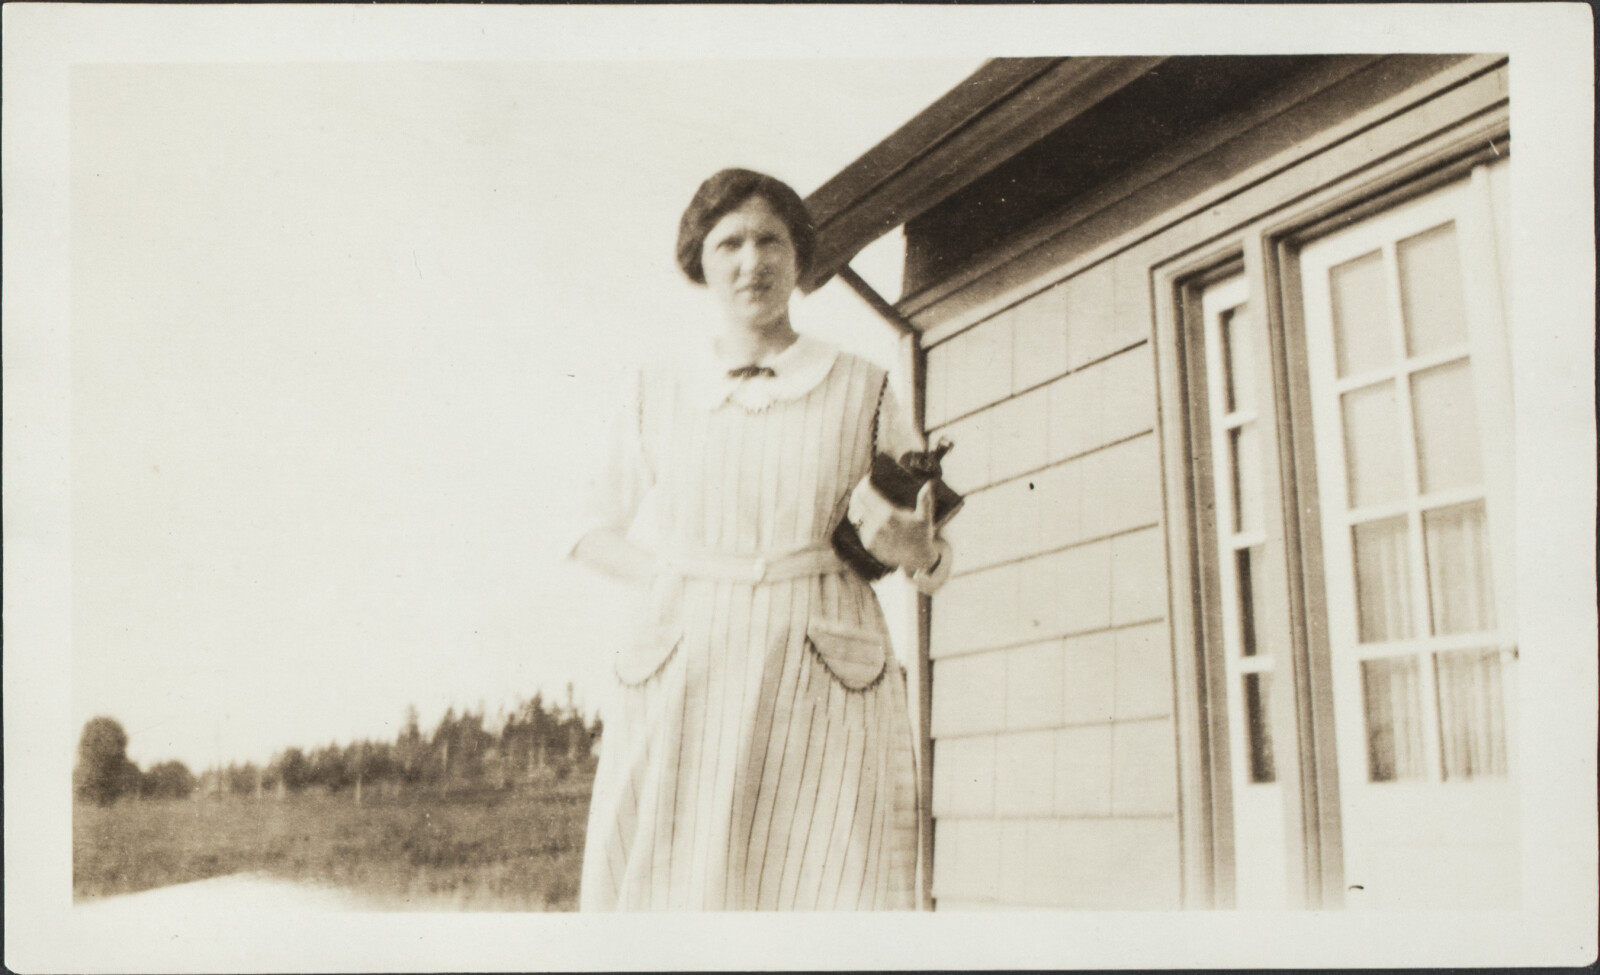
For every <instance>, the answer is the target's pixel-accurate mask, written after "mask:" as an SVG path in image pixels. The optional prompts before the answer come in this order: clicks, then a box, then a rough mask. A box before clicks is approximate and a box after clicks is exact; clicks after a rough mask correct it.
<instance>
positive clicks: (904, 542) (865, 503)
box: [848, 481, 943, 573]
mask: <svg viewBox="0 0 1600 975" xmlns="http://www.w3.org/2000/svg"><path fill="white" fill-rule="evenodd" d="M933 500H934V499H933V483H932V482H931V481H930V482H928V483H926V484H924V485H923V486H922V490H920V491H918V492H917V506H916V508H914V509H913V510H911V511H906V510H905V509H903V508H897V507H895V506H894V505H893V504H890V503H889V502H888V501H887V500H885V499H884V498H883V497H882V496H881V495H879V494H878V493H877V492H876V491H874V490H873V489H872V485H871V484H870V483H869V482H867V481H862V482H861V484H859V485H857V487H856V489H855V491H853V492H852V493H851V495H850V510H849V514H848V517H849V518H850V520H851V522H852V523H853V524H854V525H855V526H856V532H857V533H858V534H859V535H860V536H861V544H863V545H865V546H866V547H867V551H869V552H871V553H872V554H873V555H875V556H877V558H878V559H879V561H882V562H884V563H886V564H888V565H894V566H899V567H900V568H903V569H905V570H906V571H907V572H912V573H916V572H923V573H927V572H932V571H933V570H934V569H935V568H937V567H938V564H939V560H940V558H941V557H942V556H943V547H942V546H941V545H940V544H939V542H938V539H937V538H936V537H935V535H934V533H935V531H936V529H935V527H934V524H933Z"/></svg>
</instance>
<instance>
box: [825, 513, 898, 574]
mask: <svg viewBox="0 0 1600 975" xmlns="http://www.w3.org/2000/svg"><path fill="white" fill-rule="evenodd" d="M831 541H832V542H833V550H834V551H835V552H837V553H838V555H839V558H841V559H843V560H844V564H845V565H848V566H849V567H850V568H852V569H854V570H856V572H857V573H859V574H860V576H861V578H863V579H865V580H867V581H868V582H877V581H878V580H879V579H882V578H883V577H884V576H886V575H888V574H889V573H891V572H893V571H894V566H892V565H889V564H887V563H885V562H881V561H879V559H878V557H877V556H876V555H873V554H872V553H871V552H869V551H867V546H866V545H864V544H862V542H861V533H860V532H858V531H856V526H855V525H852V524H850V519H849V518H841V519H839V524H838V525H837V526H836V527H835V528H834V529H833V538H832V539H831Z"/></svg>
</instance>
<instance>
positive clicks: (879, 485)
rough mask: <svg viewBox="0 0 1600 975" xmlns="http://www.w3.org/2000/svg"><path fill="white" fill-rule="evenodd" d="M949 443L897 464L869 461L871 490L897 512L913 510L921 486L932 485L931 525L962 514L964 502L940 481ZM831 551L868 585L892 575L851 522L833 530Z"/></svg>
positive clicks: (906, 455)
mask: <svg viewBox="0 0 1600 975" xmlns="http://www.w3.org/2000/svg"><path fill="white" fill-rule="evenodd" d="M951 446H952V445H951V443H950V441H948V440H943V439H941V440H940V441H939V443H938V445H937V446H935V447H934V448H933V449H932V450H912V451H908V452H906V453H904V454H901V455H900V460H899V461H896V460H895V459H894V458H892V457H890V456H889V455H888V454H878V455H877V456H875V457H873V458H872V470H871V472H869V473H868V474H867V479H868V480H869V481H870V482H871V483H872V489H873V490H874V491H877V492H878V494H880V495H882V496H883V498H884V499H886V500H887V501H888V502H889V503H890V504H893V505H894V506H895V507H897V508H905V509H907V510H915V509H916V507H917V494H918V493H919V492H920V491H921V490H922V485H924V484H926V483H927V482H928V481H933V523H934V525H935V526H942V525H943V524H944V523H945V522H947V521H949V520H950V519H951V518H952V517H954V516H955V513H956V512H957V511H960V510H961V506H962V504H964V503H965V501H966V499H965V498H963V497H962V496H961V495H959V494H957V493H956V492H955V491H952V490H951V489H950V487H949V486H948V485H947V484H945V483H944V481H942V480H940V477H941V476H942V475H943V469H942V468H941V467H940V464H939V461H940V460H941V459H942V458H943V457H944V455H945V454H947V453H949V451H950V447H951ZM832 542H833V550H834V551H835V552H837V553H839V558H841V559H843V560H844V562H845V564H846V565H848V566H850V567H851V568H852V569H855V570H856V572H858V573H860V574H861V577H862V578H864V579H866V580H867V581H868V582H876V581H877V580H879V579H882V578H883V577H884V576H886V575H888V574H889V573H890V572H893V571H894V566H892V565H889V564H887V563H885V562H883V561H882V560H880V559H879V558H878V557H877V556H875V555H873V554H872V553H871V552H869V551H868V550H867V546H866V545H865V544H863V543H862V541H861V534H860V533H859V532H857V531H856V526H854V525H852V524H850V519H848V518H844V519H841V520H840V522H839V524H838V526H837V527H835V528H834V530H833V538H832Z"/></svg>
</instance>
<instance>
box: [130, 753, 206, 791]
mask: <svg viewBox="0 0 1600 975" xmlns="http://www.w3.org/2000/svg"><path fill="white" fill-rule="evenodd" d="M194 787H195V779H194V774H193V773H192V772H190V771H189V767H188V766H187V765H185V764H183V763H182V762H177V761H172V762H160V763H157V764H156V765H154V766H151V768H150V770H149V771H148V772H146V773H144V775H143V776H141V777H140V781H139V795H140V796H142V797H143V798H146V799H187V798H188V797H189V796H190V795H192V794H193V793H194Z"/></svg>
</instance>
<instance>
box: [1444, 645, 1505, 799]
mask: <svg viewBox="0 0 1600 975" xmlns="http://www.w3.org/2000/svg"><path fill="white" fill-rule="evenodd" d="M1433 664H1434V668H1435V670H1436V671H1437V673H1438V681H1439V750H1440V756H1441V757H1442V758H1443V760H1444V777H1445V778H1446V779H1472V778H1480V777H1483V776H1490V775H1505V774H1506V711H1505V697H1504V693H1505V692H1504V689H1503V687H1502V684H1501V680H1500V653H1499V651H1497V650H1455V651H1452V652H1450V653H1439V654H1434V657H1433Z"/></svg>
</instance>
